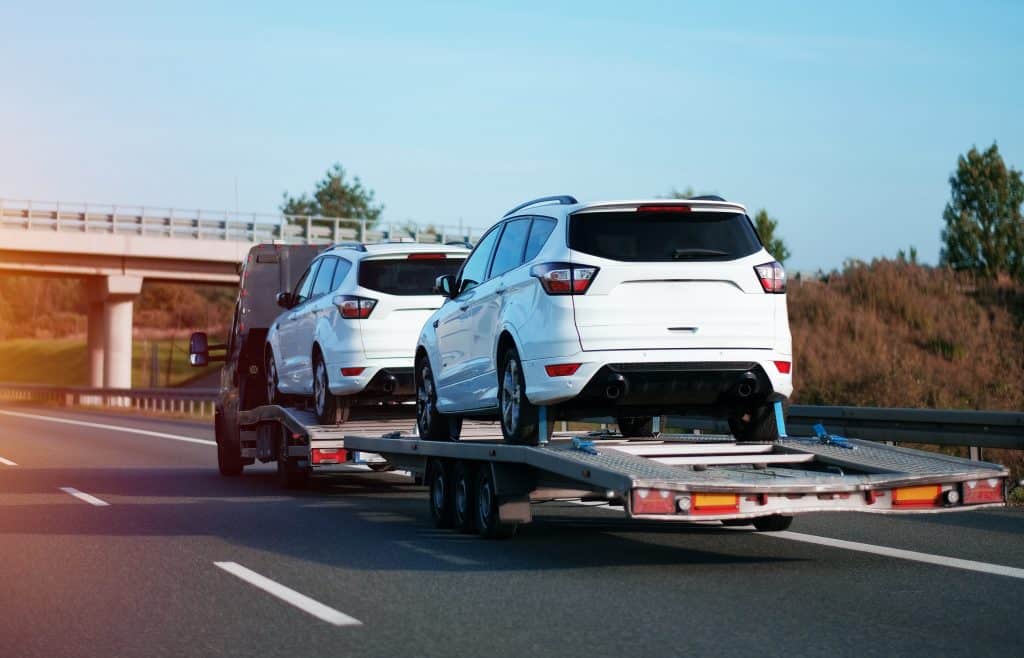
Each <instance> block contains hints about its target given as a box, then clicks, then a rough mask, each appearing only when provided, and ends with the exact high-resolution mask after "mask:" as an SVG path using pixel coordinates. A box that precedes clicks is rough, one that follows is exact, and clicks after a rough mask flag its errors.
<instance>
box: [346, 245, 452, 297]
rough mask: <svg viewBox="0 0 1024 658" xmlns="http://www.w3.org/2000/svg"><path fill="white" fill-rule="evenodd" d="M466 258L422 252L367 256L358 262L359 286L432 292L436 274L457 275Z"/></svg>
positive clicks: (405, 292)
mask: <svg viewBox="0 0 1024 658" xmlns="http://www.w3.org/2000/svg"><path fill="white" fill-rule="evenodd" d="M464 260H465V259H464V258H462V256H461V255H455V254H452V255H449V256H448V257H445V255H444V254H423V253H419V254H410V255H409V256H408V257H406V258H380V259H366V260H363V261H361V262H360V263H359V285H360V286H362V287H363V288H369V289H370V290H376V291H377V292H383V293H386V294H388V295H433V294H435V293H434V282H435V281H436V280H437V277H439V276H444V275H446V274H455V273H456V272H458V271H459V266H460V265H462V263H463V261H464Z"/></svg>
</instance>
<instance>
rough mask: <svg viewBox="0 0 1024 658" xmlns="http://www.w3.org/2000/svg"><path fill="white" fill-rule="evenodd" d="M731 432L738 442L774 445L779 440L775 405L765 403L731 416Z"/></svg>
mask: <svg viewBox="0 0 1024 658" xmlns="http://www.w3.org/2000/svg"><path fill="white" fill-rule="evenodd" d="M729 431H731V432H732V435H733V436H734V437H735V438H736V440H737V441H747V442H757V443H772V442H774V441H777V440H778V439H779V426H778V423H776V422H775V405H773V404H771V403H768V402H766V403H764V404H762V405H759V406H757V407H753V408H750V409H746V410H742V411H739V412H737V413H735V414H733V415H731V416H729Z"/></svg>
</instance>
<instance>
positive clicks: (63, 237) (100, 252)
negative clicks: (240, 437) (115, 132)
mask: <svg viewBox="0 0 1024 658" xmlns="http://www.w3.org/2000/svg"><path fill="white" fill-rule="evenodd" d="M480 233H481V231H480V230H478V229H468V228H463V227H461V226H459V227H452V226H431V227H427V228H421V227H418V226H416V225H414V224H411V223H408V224H403V225H401V226H397V225H393V224H392V225H387V226H381V225H379V224H378V225H377V226H371V225H368V224H367V222H366V220H355V219H345V218H339V217H312V216H299V215H273V214H254V213H247V214H241V213H232V212H212V211H204V210H180V209H173V208H153V207H147V206H124V205H97V204H84V203H76V204H69V203H60V202H40V201H24V200H12V199H2V198H0V272H7V273H18V274H35V275H42V276H70V277H78V278H81V279H83V280H84V281H85V282H86V285H85V290H86V295H87V300H86V301H87V303H88V308H89V312H88V350H89V385H90V386H93V387H105V388H130V387H131V368H132V364H131V359H132V315H133V309H134V302H135V299H136V297H138V295H139V294H140V293H141V291H142V282H143V281H144V280H146V279H149V280H155V281H162V282H178V283H212V284H223V285H235V284H236V283H237V282H238V272H239V269H240V266H241V263H242V261H243V260H244V259H245V256H246V254H247V253H248V251H249V249H250V248H251V247H252V246H253V245H254V244H258V243H262V242H273V241H280V242H286V243H299V244H333V243H338V242H345V241H361V242H386V241H389V240H398V239H403V240H405V239H408V240H413V241H417V242H438V243H444V242H449V241H453V240H468V241H475V239H476V238H477V237H479V235H480Z"/></svg>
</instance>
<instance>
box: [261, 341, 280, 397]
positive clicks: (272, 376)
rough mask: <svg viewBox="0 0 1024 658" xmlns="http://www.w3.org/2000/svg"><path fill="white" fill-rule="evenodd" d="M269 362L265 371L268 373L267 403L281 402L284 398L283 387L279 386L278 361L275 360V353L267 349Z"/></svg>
mask: <svg viewBox="0 0 1024 658" xmlns="http://www.w3.org/2000/svg"><path fill="white" fill-rule="evenodd" d="M266 360H267V362H266V364H265V366H266V367H265V369H264V372H265V373H266V375H267V404H281V403H282V402H283V398H282V396H281V389H280V388H278V379H277V362H276V361H275V360H274V353H273V352H271V351H270V350H267V359H266Z"/></svg>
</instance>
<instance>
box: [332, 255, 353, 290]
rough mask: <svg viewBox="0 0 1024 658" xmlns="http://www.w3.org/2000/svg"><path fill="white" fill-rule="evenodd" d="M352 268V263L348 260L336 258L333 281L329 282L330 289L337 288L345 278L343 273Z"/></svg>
mask: <svg viewBox="0 0 1024 658" xmlns="http://www.w3.org/2000/svg"><path fill="white" fill-rule="evenodd" d="M351 269H352V263H350V262H348V261H347V260H345V259H344V258H339V259H338V265H337V267H335V268H334V281H332V282H331V290H337V289H338V286H340V285H341V282H342V281H344V280H345V275H346V274H348V271H349V270H351Z"/></svg>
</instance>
